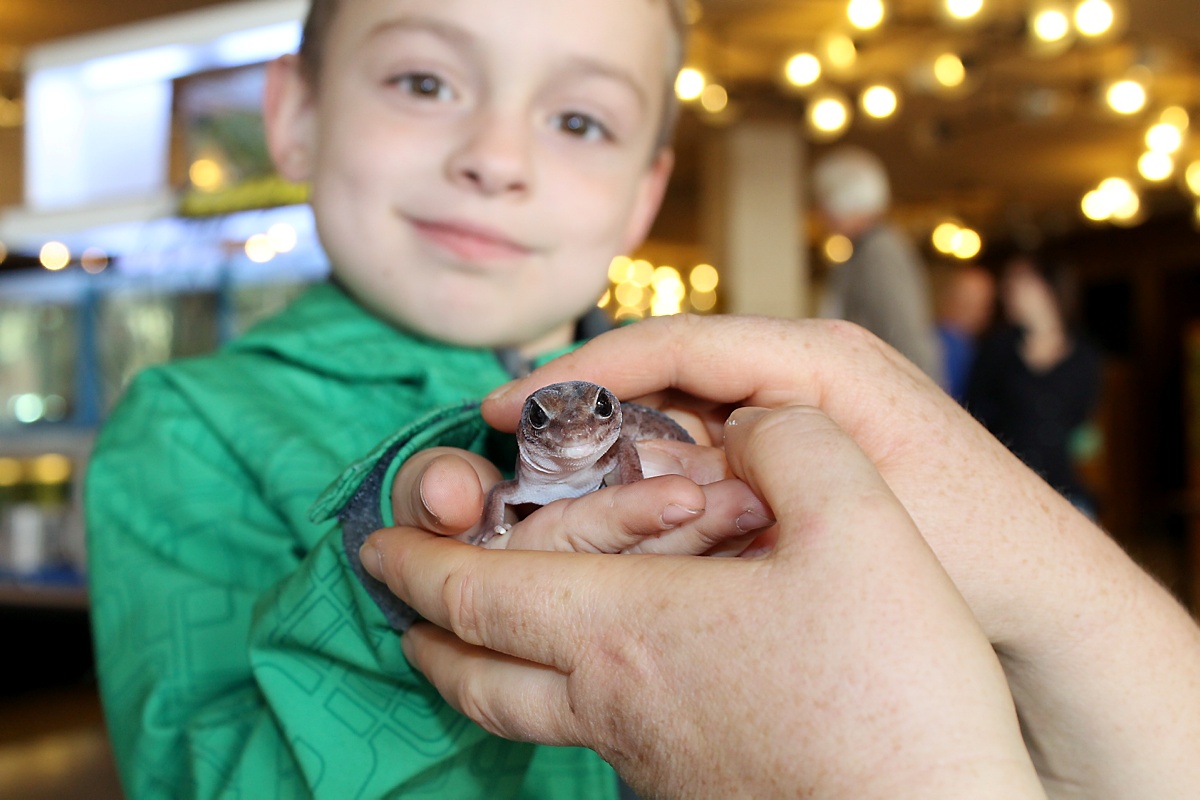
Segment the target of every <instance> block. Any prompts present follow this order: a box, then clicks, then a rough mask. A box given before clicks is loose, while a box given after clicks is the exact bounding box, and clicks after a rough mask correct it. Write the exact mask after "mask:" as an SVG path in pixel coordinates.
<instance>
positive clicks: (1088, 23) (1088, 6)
mask: <svg viewBox="0 0 1200 800" xmlns="http://www.w3.org/2000/svg"><path fill="white" fill-rule="evenodd" d="M1115 19H1116V13H1115V12H1114V11H1113V7H1112V6H1111V5H1110V4H1109V3H1108V0H1083V2H1082V3H1080V4H1079V5H1078V6H1076V7H1075V30H1077V31H1079V32H1080V33H1081V34H1082V35H1084V36H1087V37H1091V38H1094V37H1097V36H1103V35H1104V34H1106V33H1108V32H1109V31H1110V30H1112V26H1113V22H1114V20H1115Z"/></svg>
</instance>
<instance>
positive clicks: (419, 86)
mask: <svg viewBox="0 0 1200 800" xmlns="http://www.w3.org/2000/svg"><path fill="white" fill-rule="evenodd" d="M389 83H391V84H392V85H393V86H395V87H397V88H398V89H401V90H402V91H404V92H407V93H408V94H411V95H414V96H416V97H427V98H430V99H432V100H449V99H450V98H451V97H453V92H451V90H450V86H449V84H447V83H446V82H445V81H444V80H442V79H441V78H439V77H438V76H437V75H433V74H431V73H428V72H410V73H408V74H405V75H397V76H396V77H394V78H392V79H391V80H390V81H389Z"/></svg>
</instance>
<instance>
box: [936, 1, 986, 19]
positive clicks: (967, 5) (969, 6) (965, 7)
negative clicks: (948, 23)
mask: <svg viewBox="0 0 1200 800" xmlns="http://www.w3.org/2000/svg"><path fill="white" fill-rule="evenodd" d="M945 9H946V13H947V14H948V15H949V16H950V18H951V19H956V20H968V19H974V18H975V17H976V16H978V15H979V12H980V11H982V10H983V0H946V4H945Z"/></svg>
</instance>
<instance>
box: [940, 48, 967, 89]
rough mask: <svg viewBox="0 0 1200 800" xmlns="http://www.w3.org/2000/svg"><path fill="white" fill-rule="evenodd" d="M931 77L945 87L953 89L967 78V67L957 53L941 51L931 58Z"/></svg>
mask: <svg viewBox="0 0 1200 800" xmlns="http://www.w3.org/2000/svg"><path fill="white" fill-rule="evenodd" d="M933 77H934V80H936V81H937V82H938V83H939V84H940V85H942V86H944V87H945V88H947V89H955V88H957V87H959V86H962V84H963V81H965V80H966V79H967V69H966V67H964V66H963V62H962V59H961V58H959V57H958V54H957V53H942V54H941V55H940V56H938V57H937V58H935V59H934V60H933Z"/></svg>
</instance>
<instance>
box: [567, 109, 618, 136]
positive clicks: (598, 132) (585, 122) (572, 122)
mask: <svg viewBox="0 0 1200 800" xmlns="http://www.w3.org/2000/svg"><path fill="white" fill-rule="evenodd" d="M553 124H554V125H555V126H556V127H558V129H559V130H561V131H562V132H563V133H566V134H569V135H571V136H576V137H578V138H580V139H583V140H584V141H589V142H591V141H597V140H600V139H605V140H611V139H612V134H611V133H610V132H609V130H608V128H606V127H604V125H603V124H601V123H600V122H599V121H597V120H596V119H595V118H593V117H590V116H588V115H587V114H581V113H578V112H574V111H571V112H567V113H565V114H558V115H556V116H555V117H554V119H553Z"/></svg>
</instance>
